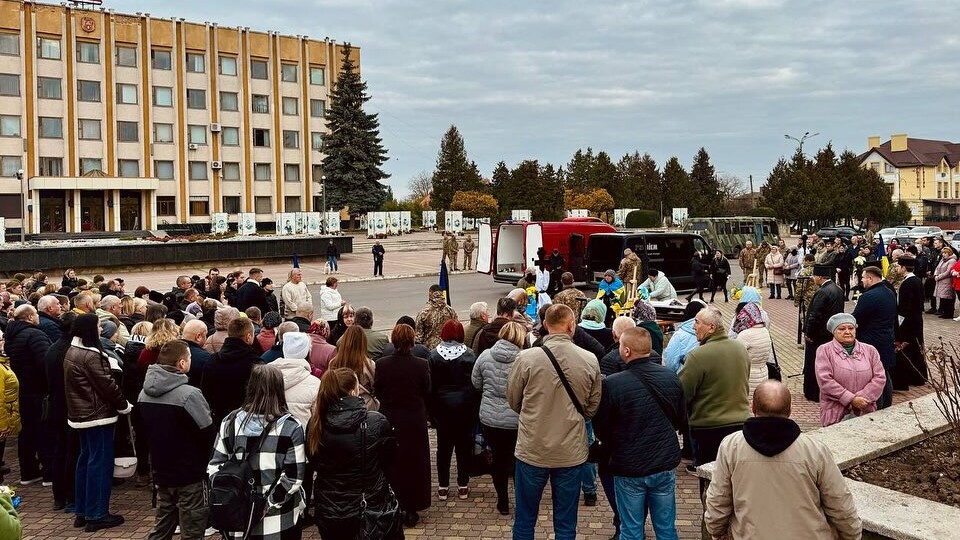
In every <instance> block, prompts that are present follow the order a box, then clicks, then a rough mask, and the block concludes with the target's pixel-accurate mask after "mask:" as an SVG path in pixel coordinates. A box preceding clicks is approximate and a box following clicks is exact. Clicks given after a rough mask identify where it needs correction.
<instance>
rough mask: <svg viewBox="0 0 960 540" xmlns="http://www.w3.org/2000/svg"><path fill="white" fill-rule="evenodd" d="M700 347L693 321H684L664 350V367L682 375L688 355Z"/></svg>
mask: <svg viewBox="0 0 960 540" xmlns="http://www.w3.org/2000/svg"><path fill="white" fill-rule="evenodd" d="M698 346H700V341H698V340H697V334H696V332H694V331H693V319H690V320H687V321H683V322H682V323H680V325H679V326H678V327H677V331H676V332H674V333H673V337H671V338H670V342H669V343H667V346H666V347H665V348H664V349H663V365H665V366H667V367H668V368H670V369H672V370H673V372H674V373H680V370H681V369H683V363H684V362H685V361H686V360H687V353H688V352H690V351H692V350H694V349H696V348H697V347H698Z"/></svg>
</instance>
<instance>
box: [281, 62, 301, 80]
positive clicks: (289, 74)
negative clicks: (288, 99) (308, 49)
mask: <svg viewBox="0 0 960 540" xmlns="http://www.w3.org/2000/svg"><path fill="white" fill-rule="evenodd" d="M280 80H282V81H283V82H297V65H296V64H281V65H280Z"/></svg>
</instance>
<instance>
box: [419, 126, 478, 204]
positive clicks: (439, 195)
mask: <svg viewBox="0 0 960 540" xmlns="http://www.w3.org/2000/svg"><path fill="white" fill-rule="evenodd" d="M432 181H433V192H432V194H431V196H430V206H431V207H432V208H434V209H435V210H446V209H449V208H450V203H451V202H452V201H453V194H454V193H456V192H457V191H482V190H483V187H484V186H483V182H482V180H481V177H480V170H479V169H478V168H477V164H476V163H473V162H471V161H469V160H468V159H467V150H466V147H465V146H464V144H463V136H462V135H460V130H458V129H457V126H450V129H448V130H447V132H446V133H444V135H443V139H442V140H441V141H440V152H439V153H438V154H437V168H436V170H434V171H433V177H432Z"/></svg>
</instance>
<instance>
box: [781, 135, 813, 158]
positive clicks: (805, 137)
mask: <svg viewBox="0 0 960 540" xmlns="http://www.w3.org/2000/svg"><path fill="white" fill-rule="evenodd" d="M819 134H820V132H819V131H818V132H817V133H810V132H809V131H808V132H806V133H804V134H803V136H801V137H800V138H799V139H798V138H796V137H791V136H790V135H784V136H783V138H784V139H790V140H791V141H797V144H798V145H800V148H799V150H800V155H801V156H802V155H803V141H805V140H807V139H810V138H813V137H816V136H817V135H819Z"/></svg>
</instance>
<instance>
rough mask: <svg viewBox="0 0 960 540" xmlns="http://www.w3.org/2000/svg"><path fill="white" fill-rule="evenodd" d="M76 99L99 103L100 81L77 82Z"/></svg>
mask: <svg viewBox="0 0 960 540" xmlns="http://www.w3.org/2000/svg"><path fill="white" fill-rule="evenodd" d="M77 99H78V100H80V101H97V102H99V101H100V81H77Z"/></svg>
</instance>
